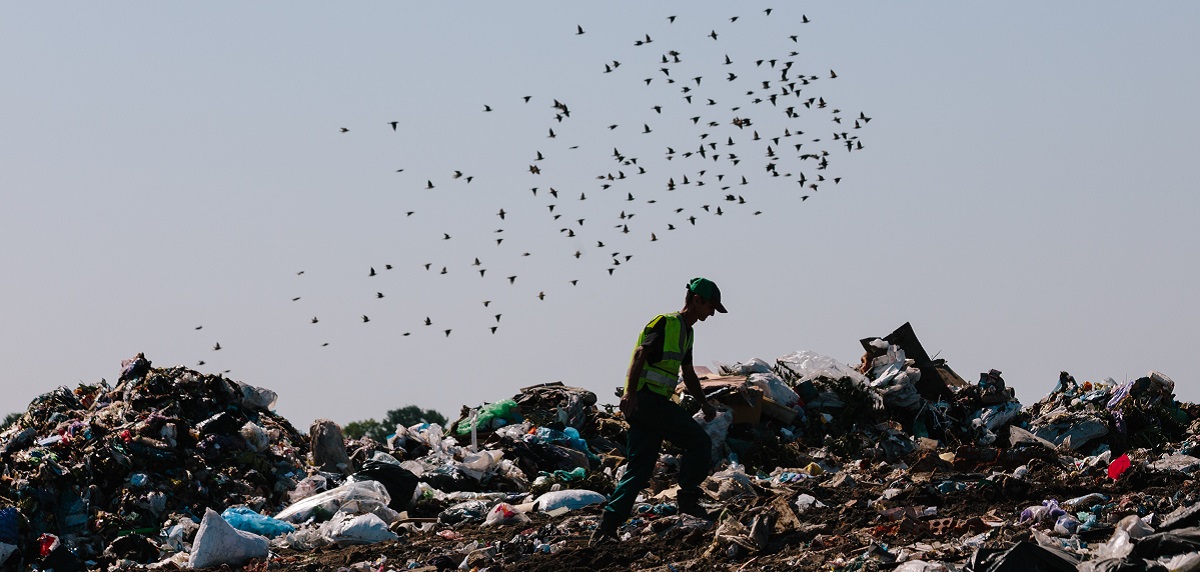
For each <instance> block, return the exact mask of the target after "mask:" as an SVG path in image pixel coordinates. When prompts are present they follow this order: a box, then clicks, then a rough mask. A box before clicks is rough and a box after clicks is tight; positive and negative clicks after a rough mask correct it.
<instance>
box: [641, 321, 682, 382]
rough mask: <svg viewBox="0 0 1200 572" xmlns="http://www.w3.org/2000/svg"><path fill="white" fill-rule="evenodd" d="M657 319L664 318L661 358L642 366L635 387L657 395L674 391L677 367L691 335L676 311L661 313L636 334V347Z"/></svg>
mask: <svg viewBox="0 0 1200 572" xmlns="http://www.w3.org/2000/svg"><path fill="white" fill-rule="evenodd" d="M659 320H664V322H663V340H662V342H663V344H662V349H663V352H662V359H661V360H660V361H657V362H654V363H648V364H646V365H645V367H643V368H642V373H641V376H640V377H639V378H638V384H637V388H638V389H642V388H643V387H645V388H648V389H650V390H651V391H653V392H655V393H657V394H659V395H665V396H670V395H671V394H673V393H675V386H676V385H677V384H678V383H679V367H680V365H682V363H683V356H684V355H686V354H687V351H688V349H689V348H691V347H692V336H690V335H687V332H686V329H685V328H684V327H683V320H682V319H681V318H680V317H679V313H678V312H675V313H671V314H663V315H661V316H656V317H655V318H654V319H653V320H650V323H649V324H647V325H646V328H645V329H643V330H642V333H641V334H640V335H639V336H638V343H637V345H638V347H640V346H641V345H642V342H643V341H644V338H645V337H646V330H650V329H653V328H654V327H655V326H657V325H658V321H659ZM635 351H636V349H635Z"/></svg>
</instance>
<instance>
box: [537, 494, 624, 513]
mask: <svg viewBox="0 0 1200 572" xmlns="http://www.w3.org/2000/svg"><path fill="white" fill-rule="evenodd" d="M605 500H606V499H605V497H604V495H602V494H600V493H598V492H596V491H589V490H583V489H570V490H565V491H551V492H548V493H545V494H543V495H542V496H540V497H538V498H536V499H534V501H533V506H534V507H535V509H536V510H540V511H542V512H545V511H548V510H554V509H556V508H561V507H566V508H568V509H570V510H575V509H579V508H583V507H585V506H588V505H593V504H600V503H602V502H604V501H605Z"/></svg>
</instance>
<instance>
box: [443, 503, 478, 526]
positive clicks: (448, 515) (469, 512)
mask: <svg viewBox="0 0 1200 572" xmlns="http://www.w3.org/2000/svg"><path fill="white" fill-rule="evenodd" d="M489 508H490V507H489V505H488V503H487V502H486V501H482V500H469V501H464V502H460V503H458V504H456V505H452V506H450V507H447V508H446V510H443V511H442V512H441V513H439V514H438V517H437V518H438V523H439V524H445V525H455V524H458V523H460V522H464V521H466V522H476V521H480V520H483V519H484V517H486V516H487V513H488V509H489Z"/></svg>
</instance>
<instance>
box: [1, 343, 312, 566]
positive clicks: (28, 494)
mask: <svg viewBox="0 0 1200 572" xmlns="http://www.w3.org/2000/svg"><path fill="white" fill-rule="evenodd" d="M275 400H276V395H275V394H274V392H271V391H269V390H265V389H261V388H256V387H252V386H249V385H246V384H244V383H241V382H237V381H233V380H230V379H227V378H224V377H221V376H213V375H203V374H200V373H197V372H195V371H192V370H189V369H186V368H182V367H174V368H165V369H160V368H154V367H152V366H151V363H150V361H149V360H147V359H146V358H145V357H144V356H143V355H141V354H138V355H137V356H136V357H135V358H133V359H131V360H126V361H125V362H123V363H122V371H121V374H120V378H119V380H118V382H117V384H116V385H115V386H112V385H110V384H109V383H107V382H106V381H104V380H101V382H100V383H96V384H80V385H79V386H78V387H77V388H75V389H74V390H71V389H68V388H67V387H60V388H58V389H56V390H54V391H51V392H50V393H46V394H44V395H42V396H40V397H38V398H37V399H35V400H34V401H33V402H32V403H31V404H30V405H29V408H28V410H27V411H26V412H25V413H24V415H22V416H21V418H20V419H19V420H17V421H16V423H14V424H13V425H12V426H11V427H9V428H8V429H7V430H5V431H4V432H3V433H0V459H3V462H4V473H3V475H2V476H0V503H3V504H2V505H0V506H4V507H5V508H4V509H3V510H0V557H3V559H4V560H7V561H8V564H9V565H10V566H15V567H19V568H22V569H24V568H28V567H29V566H31V565H34V564H37V565H39V566H41V567H43V568H54V569H55V570H78V569H83V568H84V567H85V565H86V563H88V562H105V561H115V560H119V559H124V558H130V557H133V558H135V559H138V560H142V561H145V560H150V559H153V560H151V561H155V560H157V559H158V557H159V555H160V550H161V549H164V548H165V547H167V546H168V545H169V544H170V543H171V540H172V539H170V538H163V537H161V536H160V531H162V529H163V528H164V527H163V523H164V522H184V523H186V524H185V525H184V526H191V527H192V528H194V526H193V525H192V523H193V522H194V520H195V519H196V518H197V517H198V516H203V515H204V513H205V509H207V508H209V507H223V506H228V505H241V506H245V507H249V508H251V509H253V510H256V511H257V510H266V511H272V510H276V509H277V508H279V507H282V506H286V503H287V502H288V500H289V499H288V491H289V490H291V489H292V488H293V487H294V486H295V483H296V482H297V481H298V480H300V479H303V478H304V477H305V476H306V475H307V472H306V470H305V466H306V461H305V457H306V455H307V447H308V445H307V442H306V439H305V437H304V435H302V434H300V433H298V432H297V431H296V430H295V429H294V428H293V427H292V426H291V424H290V423H288V421H287V420H286V419H284V418H282V417H280V416H278V415H275V414H274V413H272V412H271V411H270V409H271V407H273V406H274V403H275ZM176 535H177V536H178V533H176ZM165 549H166V550H170V549H169V548H165ZM14 553H15V554H14Z"/></svg>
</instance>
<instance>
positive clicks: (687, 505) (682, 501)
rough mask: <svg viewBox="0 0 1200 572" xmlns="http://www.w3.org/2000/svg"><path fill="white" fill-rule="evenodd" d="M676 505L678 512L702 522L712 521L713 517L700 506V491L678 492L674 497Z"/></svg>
mask: <svg viewBox="0 0 1200 572" xmlns="http://www.w3.org/2000/svg"><path fill="white" fill-rule="evenodd" d="M675 502H676V504H678V505H679V512H681V513H683V514H687V515H691V516H694V517H696V518H700V519H704V520H712V519H713V517H712V515H711V514H709V513H708V511H707V510H704V507H702V506H700V491H679V494H678V495H676V497H675Z"/></svg>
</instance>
